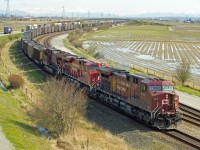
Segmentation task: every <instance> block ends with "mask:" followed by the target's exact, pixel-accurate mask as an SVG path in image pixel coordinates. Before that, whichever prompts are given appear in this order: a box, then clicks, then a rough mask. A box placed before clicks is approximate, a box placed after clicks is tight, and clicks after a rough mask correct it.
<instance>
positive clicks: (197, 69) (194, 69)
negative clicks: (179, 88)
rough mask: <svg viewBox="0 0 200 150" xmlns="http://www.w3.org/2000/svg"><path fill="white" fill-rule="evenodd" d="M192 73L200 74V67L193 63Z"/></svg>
mask: <svg viewBox="0 0 200 150" xmlns="http://www.w3.org/2000/svg"><path fill="white" fill-rule="evenodd" d="M191 73H192V74H195V75H200V69H199V68H196V67H194V66H193V65H192V66H191Z"/></svg>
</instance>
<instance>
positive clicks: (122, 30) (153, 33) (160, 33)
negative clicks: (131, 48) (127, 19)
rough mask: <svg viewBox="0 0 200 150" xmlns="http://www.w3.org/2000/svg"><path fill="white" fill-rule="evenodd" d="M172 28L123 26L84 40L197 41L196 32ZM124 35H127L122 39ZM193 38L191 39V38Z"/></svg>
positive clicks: (91, 35)
mask: <svg viewBox="0 0 200 150" xmlns="http://www.w3.org/2000/svg"><path fill="white" fill-rule="evenodd" d="M177 26H178V24H177ZM194 26H195V25H194ZM172 27H174V26H159V25H132V26H130V25H123V26H118V27H115V28H112V29H111V30H105V31H102V32H98V33H92V34H89V35H88V36H86V37H84V40H87V41H88V40H93V41H135V40H137V41H157V42H158V41H163V42H167V41H177V40H178V41H180V40H182V41H186V42H189V41H190V42H193V41H194V40H195V41H196V40H197V41H199V39H200V34H199V32H197V31H194V32H185V31H184V30H173V31H171V30H170V29H171V28H172ZM124 35H127V36H126V37H124ZM191 37H193V38H191Z"/></svg>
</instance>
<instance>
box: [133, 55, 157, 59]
mask: <svg viewBox="0 0 200 150" xmlns="http://www.w3.org/2000/svg"><path fill="white" fill-rule="evenodd" d="M136 57H137V58H141V59H145V60H153V59H155V58H154V57H152V56H150V55H138V56H136Z"/></svg>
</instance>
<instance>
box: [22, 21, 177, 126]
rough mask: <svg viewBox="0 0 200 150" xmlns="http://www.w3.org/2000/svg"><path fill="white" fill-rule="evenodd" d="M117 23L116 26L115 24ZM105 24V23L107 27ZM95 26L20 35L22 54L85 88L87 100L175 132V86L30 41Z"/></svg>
mask: <svg viewBox="0 0 200 150" xmlns="http://www.w3.org/2000/svg"><path fill="white" fill-rule="evenodd" d="M117 23H118V22H117ZM107 24H108V23H107ZM99 25H102V23H94V24H92V23H91V24H72V23H68V24H54V25H45V26H43V27H39V28H37V29H32V30H30V31H28V32H25V33H24V34H23V35H22V39H21V42H22V49H23V51H24V53H25V54H26V55H27V56H28V57H29V58H30V59H31V60H32V61H33V62H35V63H36V64H37V65H39V66H40V67H41V68H43V69H44V70H46V71H47V72H49V73H50V74H52V75H59V76H61V77H63V78H65V79H66V80H70V81H73V82H75V83H78V84H79V85H80V86H81V87H85V88H86V89H87V92H88V94H89V96H91V97H93V98H95V99H96V100H98V101H101V102H103V103H105V104H106V105H109V106H111V107H115V108H116V109H119V110H121V111H123V112H125V113H128V114H129V115H131V116H133V117H135V118H137V119H139V120H141V121H143V122H145V123H146V124H148V125H151V126H153V127H156V128H158V129H167V130H170V129H175V128H177V124H178V123H179V120H180V119H181V111H180V110H179V96H178V95H177V94H176V93H175V90H174V84H173V83H172V82H170V81H166V80H163V79H160V78H154V77H150V76H146V75H142V74H131V73H129V72H128V71H126V70H121V69H117V68H112V67H109V66H108V65H107V64H105V63H101V62H95V61H91V60H87V59H85V58H82V57H79V56H77V55H73V54H70V53H68V52H64V51H61V50H58V49H54V48H46V47H44V46H42V45H40V44H38V43H36V42H34V41H33V38H35V37H37V36H40V35H43V34H48V33H52V32H60V31H65V30H74V29H76V28H87V27H98V26H99Z"/></svg>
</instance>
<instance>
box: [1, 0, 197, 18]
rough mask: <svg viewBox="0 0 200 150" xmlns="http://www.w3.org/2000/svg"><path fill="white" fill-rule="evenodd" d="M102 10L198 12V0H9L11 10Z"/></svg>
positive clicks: (2, 1)
mask: <svg viewBox="0 0 200 150" xmlns="http://www.w3.org/2000/svg"><path fill="white" fill-rule="evenodd" d="M63 6H65V11H66V12H69V11H73V12H88V10H90V11H91V12H104V13H115V14H118V15H133V14H142V13H149V12H161V13H186V14H188V13H192V14H194V13H198V14H200V0H10V9H11V10H22V11H26V12H29V13H49V12H51V13H52V12H55V13H59V12H60V13H62V7H63ZM5 9H6V0H0V10H5Z"/></svg>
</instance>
